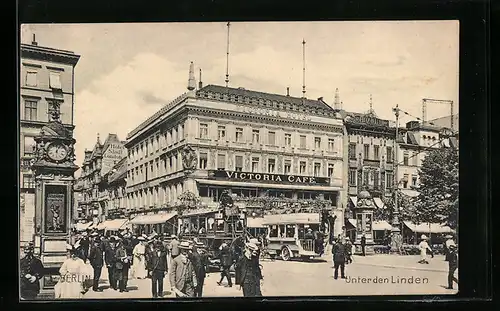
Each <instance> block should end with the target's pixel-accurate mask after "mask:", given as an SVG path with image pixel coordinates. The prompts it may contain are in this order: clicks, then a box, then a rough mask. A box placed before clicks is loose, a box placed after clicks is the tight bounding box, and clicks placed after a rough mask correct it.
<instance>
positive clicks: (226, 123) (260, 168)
mask: <svg viewBox="0 0 500 311" xmlns="http://www.w3.org/2000/svg"><path fill="white" fill-rule="evenodd" d="M200 86H201V85H200ZM126 147H127V150H128V161H127V162H128V164H127V197H128V206H129V208H135V209H136V210H140V211H147V210H149V209H151V208H154V207H161V206H165V205H169V204H175V203H176V202H178V200H179V196H180V195H181V194H182V193H183V192H185V191H189V192H192V193H194V194H195V195H197V196H199V197H201V199H202V201H204V202H206V203H207V204H216V202H218V200H219V197H220V195H221V193H222V191H223V190H226V189H228V190H230V191H231V192H232V194H233V195H234V196H236V197H239V198H252V197H263V196H265V197H276V198H280V197H284V198H290V199H297V200H301V199H314V198H323V199H325V200H328V201H329V202H331V206H332V207H333V209H334V210H336V211H337V210H338V211H340V207H341V202H342V190H343V188H342V177H343V166H342V160H343V158H342V157H343V152H344V150H343V148H344V146H343V126H342V119H341V116H340V115H339V114H335V112H334V111H333V109H332V108H331V107H330V106H328V105H327V104H326V103H325V102H323V100H322V99H321V98H320V99H317V100H311V99H305V98H296V97H291V96H283V95H277V94H268V93H262V92H256V91H250V90H246V89H243V88H229V87H222V86H216V85H208V86H205V87H199V88H198V90H195V83H194V77H193V76H192V71H191V74H190V79H189V85H188V92H187V93H185V94H183V95H181V96H180V97H178V98H176V99H175V100H174V101H172V102H171V103H169V104H168V105H166V106H165V107H164V108H162V109H161V110H160V111H159V112H158V113H156V114H155V115H153V116H152V117H150V118H149V119H148V120H147V121H145V122H144V123H143V124H141V125H140V126H139V127H138V128H136V129H135V130H133V131H132V132H131V133H129V135H128V137H127V145H126ZM340 212H341V211H340ZM340 219H342V217H339V220H340ZM338 227H339V229H340V227H341V226H338Z"/></svg>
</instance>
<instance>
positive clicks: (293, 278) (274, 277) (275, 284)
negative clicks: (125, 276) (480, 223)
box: [84, 255, 458, 299]
mask: <svg viewBox="0 0 500 311" xmlns="http://www.w3.org/2000/svg"><path fill="white" fill-rule="evenodd" d="M441 257H443V256H435V257H434V258H433V259H429V260H430V262H429V264H428V265H422V264H418V263H417V261H418V260H419V258H418V256H409V255H406V256H399V255H371V256H366V257H362V256H354V260H353V263H351V264H349V265H347V266H346V276H347V279H340V278H339V279H334V278H333V269H332V268H333V267H332V266H333V263H332V262H331V255H325V256H323V258H322V259H317V260H311V261H307V262H304V261H295V260H291V261H287V262H284V261H282V260H275V261H270V260H262V261H261V265H262V273H263V275H264V280H263V283H262V294H263V295H264V296H359V295H430V294H434V295H439V294H456V293H457V292H458V290H457V289H455V290H448V289H446V285H447V262H445V261H444V257H443V258H441ZM339 272H340V271H339ZM102 277H103V278H104V280H102V284H101V288H103V289H104V291H103V292H94V291H92V289H90V290H89V291H88V292H87V293H86V294H85V295H84V298H85V299H127V298H128V299H134V298H151V280H150V279H144V280H136V279H131V280H129V288H128V289H129V292H126V293H120V292H117V291H115V290H113V289H109V286H108V285H107V284H108V282H107V280H106V278H107V271H106V270H105V269H103V272H102ZM219 279H220V273H217V272H215V273H209V274H208V277H207V278H206V279H205V284H204V288H203V297H242V296H243V292H242V291H241V290H240V289H239V286H236V285H233V286H232V287H228V286H227V284H226V281H224V284H223V286H219V285H217V281H219ZM233 282H234V278H233ZM455 286H456V284H455ZM164 291H165V292H164V294H165V297H164V299H169V298H175V295H174V294H172V293H171V292H170V283H169V280H168V277H165V279H164Z"/></svg>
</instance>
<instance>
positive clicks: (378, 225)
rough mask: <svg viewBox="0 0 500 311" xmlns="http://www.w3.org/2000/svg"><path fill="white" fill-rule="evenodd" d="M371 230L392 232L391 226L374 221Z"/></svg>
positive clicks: (383, 222)
mask: <svg viewBox="0 0 500 311" xmlns="http://www.w3.org/2000/svg"><path fill="white" fill-rule="evenodd" d="M372 228H373V230H381V231H383V230H392V226H391V224H389V223H388V222H387V221H385V220H380V221H374V222H373V224H372Z"/></svg>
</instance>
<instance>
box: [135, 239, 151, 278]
mask: <svg viewBox="0 0 500 311" xmlns="http://www.w3.org/2000/svg"><path fill="white" fill-rule="evenodd" d="M137 240H139V243H138V244H137V245H136V246H135V247H134V250H133V251H132V253H133V255H134V263H133V265H132V270H133V274H134V277H135V278H137V279H145V278H146V277H147V276H148V272H147V270H146V245H145V242H144V240H145V239H144V238H143V237H139V238H138V239H137Z"/></svg>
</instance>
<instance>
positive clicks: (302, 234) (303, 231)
mask: <svg viewBox="0 0 500 311" xmlns="http://www.w3.org/2000/svg"><path fill="white" fill-rule="evenodd" d="M305 235H306V229H305V228H304V225H299V239H301V240H302V239H304V238H305Z"/></svg>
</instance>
